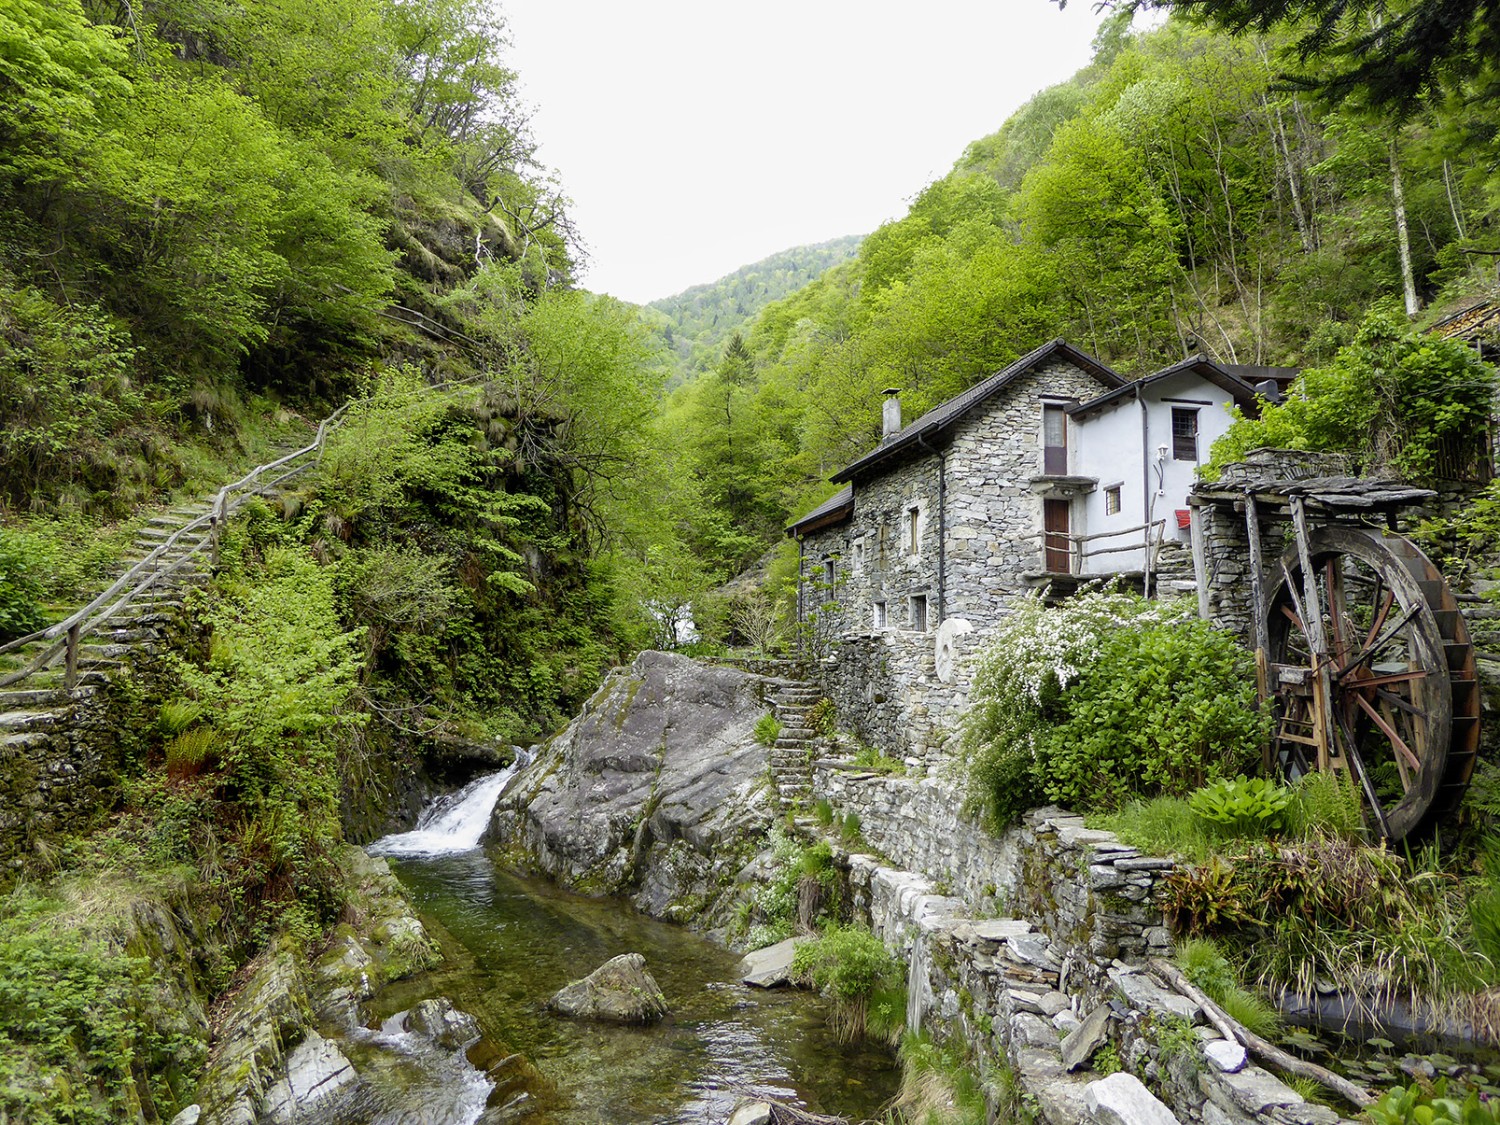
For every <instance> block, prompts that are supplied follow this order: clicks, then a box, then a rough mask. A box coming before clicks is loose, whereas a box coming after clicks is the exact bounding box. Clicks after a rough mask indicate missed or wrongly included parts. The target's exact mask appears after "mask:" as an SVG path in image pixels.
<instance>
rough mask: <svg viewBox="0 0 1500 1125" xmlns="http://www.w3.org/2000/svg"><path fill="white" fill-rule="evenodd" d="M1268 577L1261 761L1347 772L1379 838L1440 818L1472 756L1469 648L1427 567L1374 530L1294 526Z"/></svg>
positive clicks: (1407, 546)
mask: <svg viewBox="0 0 1500 1125" xmlns="http://www.w3.org/2000/svg"><path fill="white" fill-rule="evenodd" d="M1293 514H1294V516H1295V517H1296V522H1297V528H1296V531H1297V545H1296V546H1295V547H1293V548H1291V549H1289V550H1288V551H1287V552H1286V554H1285V555H1284V556H1283V557H1282V559H1281V561H1280V563H1279V564H1273V569H1272V571H1271V573H1270V574H1269V575H1268V578H1269V590H1268V593H1267V594H1266V597H1265V601H1264V602H1263V603H1262V604H1263V605H1264V607H1265V609H1264V613H1265V617H1264V621H1265V629H1264V632H1263V633H1262V634H1261V635H1262V636H1263V637H1264V643H1265V655H1266V667H1265V679H1264V683H1263V690H1264V693H1265V695H1266V696H1267V697H1268V698H1269V700H1270V701H1271V703H1272V706H1273V709H1274V713H1275V717H1276V725H1275V733H1274V737H1273V740H1272V744H1271V757H1272V763H1271V764H1272V765H1273V767H1275V768H1279V769H1280V770H1281V771H1282V772H1283V773H1284V774H1286V775H1287V776H1290V777H1293V778H1295V777H1298V776H1301V775H1302V774H1303V773H1306V772H1309V771H1311V770H1329V769H1332V770H1347V771H1348V772H1349V773H1350V774H1351V775H1352V776H1353V778H1354V779H1355V781H1356V782H1357V783H1358V784H1359V787H1360V790H1361V791H1362V792H1363V793H1364V796H1365V801H1366V803H1367V805H1368V807H1369V809H1370V813H1371V819H1372V820H1373V822H1374V824H1375V826H1376V827H1377V828H1378V829H1379V831H1380V832H1381V834H1382V835H1384V836H1385V837H1387V838H1388V839H1391V840H1401V839H1404V838H1406V837H1407V836H1409V835H1411V834H1413V833H1415V832H1418V831H1420V830H1422V829H1425V828H1428V827H1430V826H1431V825H1433V824H1435V823H1436V822H1437V821H1438V820H1440V819H1442V818H1443V817H1445V816H1448V815H1450V814H1452V813H1453V812H1454V811H1455V810H1456V809H1457V807H1458V803H1459V801H1460V799H1461V798H1462V797H1463V793H1464V789H1465V788H1466V787H1467V786H1468V783H1469V776H1470V774H1471V773H1472V772H1473V769H1474V760H1475V755H1476V752H1477V751H1478V748H1479V706H1480V698H1479V689H1478V684H1477V681H1476V679H1475V671H1474V648H1473V645H1472V644H1470V642H1469V635H1468V630H1467V628H1466V627H1465V625H1464V620H1463V617H1462V615H1461V614H1460V613H1459V610H1458V604H1457V602H1456V601H1455V599H1454V597H1453V593H1452V591H1450V590H1449V589H1448V586H1447V583H1445V582H1444V581H1443V578H1442V575H1441V574H1440V573H1439V571H1438V569H1437V567H1435V566H1433V564H1432V563H1431V561H1429V560H1428V558H1427V556H1426V555H1424V554H1423V553H1422V552H1421V551H1420V550H1418V549H1417V547H1416V546H1414V545H1413V544H1412V543H1411V542H1410V541H1408V540H1406V539H1404V538H1402V537H1401V536H1399V535H1394V534H1390V533H1388V532H1383V531H1381V530H1379V529H1375V528H1369V527H1358V526H1347V525H1344V526H1339V525H1330V526H1324V527H1318V528H1315V529H1312V530H1309V529H1308V528H1307V525H1306V523H1305V520H1304V518H1303V516H1302V511H1301V508H1300V506H1298V505H1296V504H1295V503H1294V505H1293Z"/></svg>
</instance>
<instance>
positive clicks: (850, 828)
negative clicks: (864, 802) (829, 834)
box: [839, 812, 863, 847]
mask: <svg viewBox="0 0 1500 1125" xmlns="http://www.w3.org/2000/svg"><path fill="white" fill-rule="evenodd" d="M862 827H863V824H862V823H861V821H860V819H859V814H858V813H855V812H851V813H845V814H844V818H843V820H841V821H839V839H840V840H842V841H843V842H844V843H845V844H846V845H848V846H850V847H853V846H855V845H856V844H858V843H859V842H860V835H859V833H860V829H861V828H862Z"/></svg>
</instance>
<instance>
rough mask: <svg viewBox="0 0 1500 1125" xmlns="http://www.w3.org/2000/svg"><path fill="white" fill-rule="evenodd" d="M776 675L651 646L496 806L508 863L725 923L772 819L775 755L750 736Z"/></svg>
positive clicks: (676, 914) (677, 914) (497, 832)
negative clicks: (769, 761)
mask: <svg viewBox="0 0 1500 1125" xmlns="http://www.w3.org/2000/svg"><path fill="white" fill-rule="evenodd" d="M775 683H776V681H774V680H771V679H768V678H766V677H764V676H754V675H750V674H748V673H745V672H740V671H737V670H735V669H731V668H716V667H711V666H709V665H706V664H700V663H698V662H697V661H695V660H690V659H688V658H687V657H683V656H677V655H674V654H671V653H664V652H643V653H641V654H640V655H639V656H637V657H636V659H635V661H634V662H633V663H632V664H631V665H630V666H629V667H628V668H622V669H616V670H615V671H614V672H611V673H610V675H609V677H608V678H607V679H606V680H605V682H604V685H603V686H602V687H601V688H600V689H599V690H598V691H597V692H596V693H595V694H594V696H593V698H591V699H590V700H589V701H588V703H587V704H585V705H584V708H583V710H582V712H581V713H580V714H579V716H578V717H577V718H576V719H574V720H573V722H572V723H570V724H569V725H568V727H567V728H566V729H565V730H564V731H563V732H562V733H561V734H559V735H558V736H557V737H556V738H554V739H553V740H552V741H551V742H550V743H548V744H546V745H545V746H544V747H543V748H542V749H541V750H540V751H539V752H538V753H537V755H536V758H535V760H534V761H533V762H532V763H531V764H530V765H528V766H527V767H525V768H524V769H523V770H521V772H519V773H518V774H517V775H516V777H515V779H514V780H513V781H512V782H511V784H510V785H509V786H508V787H507V789H506V791H505V793H504V794H503V795H502V796H501V798H500V800H499V801H498V802H497V803H496V807H495V813H494V819H493V821H492V823H491V832H490V839H491V840H492V842H493V844H494V845H495V846H496V847H498V849H499V850H500V855H501V861H502V862H504V863H506V864H507V865H510V866H514V867H519V868H523V869H528V870H536V871H540V872H542V873H544V874H546V875H548V876H550V877H552V878H553V879H555V880H557V881H558V882H560V883H563V884H565V885H567V886H571V887H574V888H576V889H579V890H584V891H587V892H589V893H594V894H626V895H629V896H631V898H632V899H633V900H634V902H635V904H636V906H637V907H639V908H640V909H641V910H643V911H645V912H646V913H648V914H651V915H654V916H656V917H660V918H668V919H670V920H672V921H677V922H683V923H687V924H690V925H694V926H697V927H700V928H703V929H712V928H713V927H715V926H721V925H724V924H725V923H726V922H727V921H728V918H729V911H730V907H731V905H732V903H733V901H734V897H735V890H736V885H735V875H736V874H737V873H738V872H739V870H740V869H741V868H742V867H743V866H744V864H745V861H746V858H747V855H748V854H749V852H750V850H751V848H752V847H753V846H754V844H753V843H752V841H755V840H758V838H760V837H761V836H763V835H764V833H765V831H766V830H767V829H768V828H769V826H770V824H771V823H772V819H773V813H772V808H771V802H770V797H769V794H768V793H767V790H766V784H765V780H766V748H765V747H764V746H762V745H761V744H760V743H758V742H757V741H756V740H755V737H754V733H753V732H754V729H755V724H756V722H757V721H758V720H759V719H760V718H761V717H762V716H764V715H765V714H766V713H767V711H768V707H767V705H766V702H765V696H766V692H767V689H768V688H770V687H772V686H773V685H774V684H775Z"/></svg>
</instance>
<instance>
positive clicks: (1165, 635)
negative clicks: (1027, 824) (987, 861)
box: [964, 590, 1264, 829]
mask: <svg viewBox="0 0 1500 1125" xmlns="http://www.w3.org/2000/svg"><path fill="white" fill-rule="evenodd" d="M970 700H971V705H970V711H969V714H968V716H967V718H966V721H965V730H964V747H965V751H966V756H967V760H968V765H969V774H970V798H971V804H972V805H974V806H975V807H976V808H977V809H978V810H979V811H981V812H982V813H983V815H984V818H985V819H986V821H987V822H988V823H989V824H990V825H991V827H993V828H996V829H998V828H1001V827H1004V826H1005V825H1006V824H1009V823H1010V822H1012V821H1013V820H1014V819H1015V818H1016V817H1017V816H1018V815H1019V814H1020V813H1021V812H1023V811H1024V810H1025V809H1027V808H1028V807H1031V806H1033V805H1036V804H1041V803H1044V802H1048V801H1052V802H1057V803H1059V804H1062V805H1066V806H1068V807H1070V808H1073V809H1075V810H1076V811H1080V812H1081V811H1087V810H1092V809H1107V808H1114V807H1116V806H1118V805H1119V804H1120V803H1121V802H1122V801H1124V800H1126V799H1128V798H1131V797H1136V796H1154V795H1156V794H1158V793H1173V794H1179V793H1186V792H1188V791H1190V790H1192V789H1195V788H1197V787H1198V786H1200V785H1202V784H1204V783H1205V782H1207V781H1212V780H1214V779H1216V778H1219V777H1225V776H1229V777H1232V776H1234V775H1235V774H1237V773H1240V772H1243V771H1246V770H1249V769H1252V768H1253V766H1254V763H1255V761H1256V759H1257V758H1258V755H1259V746H1260V741H1261V739H1262V738H1263V737H1264V721H1263V719H1262V716H1261V715H1260V714H1259V713H1258V712H1257V711H1256V710H1255V673H1254V666H1253V664H1252V662H1251V660H1250V657H1249V655H1248V654H1247V653H1246V652H1245V651H1244V650H1243V649H1241V648H1240V647H1239V646H1238V645H1237V644H1236V643H1235V642H1234V640H1233V639H1232V638H1231V637H1229V636H1228V635H1227V634H1224V633H1221V632H1219V631H1218V630H1216V629H1214V628H1212V627H1211V626H1209V625H1208V624H1206V623H1204V622H1201V621H1198V620H1196V619H1195V617H1194V615H1193V614H1192V612H1191V610H1190V609H1189V608H1188V607H1187V606H1184V605H1182V604H1180V603H1179V604H1174V603H1170V602H1152V601H1147V600H1146V599H1144V598H1141V597H1138V596H1136V595H1133V594H1125V593H1121V592H1119V591H1117V590H1091V591H1086V592H1084V593H1081V594H1079V595H1078V596H1077V597H1075V598H1072V599H1070V600H1069V601H1066V602H1064V603H1063V604H1062V605H1060V606H1055V607H1054V606H1047V605H1045V604H1044V603H1043V602H1042V601H1041V599H1040V598H1038V597H1036V596H1032V597H1029V598H1026V599H1025V600H1023V601H1021V602H1019V603H1018V604H1017V605H1016V606H1015V607H1014V609H1013V611H1012V613H1011V615H1010V617H1009V618H1008V619H1007V620H1006V621H1005V623H1004V624H1003V625H1002V626H1001V627H1000V628H999V629H998V630H997V631H996V633H995V635H994V636H993V637H992V638H991V639H990V641H989V643H988V644H987V645H986V646H985V648H984V649H983V650H982V651H981V653H980V654H979V657H978V660H977V662H976V665H975V675H974V688H973V692H972V694H971V697H970Z"/></svg>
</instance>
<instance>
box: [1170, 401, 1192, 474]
mask: <svg viewBox="0 0 1500 1125" xmlns="http://www.w3.org/2000/svg"><path fill="white" fill-rule="evenodd" d="M1172 460H1174V461H1196V460H1198V412H1197V411H1196V410H1188V409H1187V408H1185V407H1181V406H1174V407H1172Z"/></svg>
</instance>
